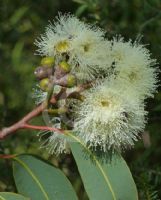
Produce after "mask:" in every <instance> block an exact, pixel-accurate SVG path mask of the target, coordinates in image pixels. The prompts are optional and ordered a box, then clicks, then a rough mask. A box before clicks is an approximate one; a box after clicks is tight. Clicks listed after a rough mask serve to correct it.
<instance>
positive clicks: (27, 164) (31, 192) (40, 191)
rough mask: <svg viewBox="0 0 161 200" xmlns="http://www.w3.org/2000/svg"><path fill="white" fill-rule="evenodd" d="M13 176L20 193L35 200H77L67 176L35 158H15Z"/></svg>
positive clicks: (23, 156)
mask: <svg viewBox="0 0 161 200" xmlns="http://www.w3.org/2000/svg"><path fill="white" fill-rule="evenodd" d="M13 174H14V179H15V183H16V186H17V189H18V192H19V193H20V194H23V195H25V196H28V197H30V198H31V199H33V200H58V199H60V200H65V199H70V200H77V196H76V194H75V191H74V189H73V187H72V185H71V184H70V182H69V181H68V179H67V178H66V177H65V175H64V174H63V173H62V172H61V171H60V170H59V169H56V168H55V167H53V166H51V165H49V164H47V163H45V162H43V161H41V160H39V159H37V158H35V157H33V156H30V155H20V156H17V157H16V158H14V163H13Z"/></svg>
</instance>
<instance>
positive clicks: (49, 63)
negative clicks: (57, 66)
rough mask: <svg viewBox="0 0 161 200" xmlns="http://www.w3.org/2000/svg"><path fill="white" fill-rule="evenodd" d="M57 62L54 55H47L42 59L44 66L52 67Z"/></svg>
mask: <svg viewBox="0 0 161 200" xmlns="http://www.w3.org/2000/svg"><path fill="white" fill-rule="evenodd" d="M54 63H55V59H54V58H53V57H45V58H42V60H41V65H42V66H44V67H52V66H53V65H54Z"/></svg>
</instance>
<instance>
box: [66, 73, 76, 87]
mask: <svg viewBox="0 0 161 200" xmlns="http://www.w3.org/2000/svg"><path fill="white" fill-rule="evenodd" d="M76 82H77V81H76V77H75V76H74V75H73V74H68V75H67V87H74V86H75V85H76Z"/></svg>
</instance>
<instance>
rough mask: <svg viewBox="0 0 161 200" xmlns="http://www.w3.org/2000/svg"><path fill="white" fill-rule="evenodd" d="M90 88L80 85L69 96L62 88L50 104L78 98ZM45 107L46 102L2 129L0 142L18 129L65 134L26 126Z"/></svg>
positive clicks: (43, 127) (44, 128)
mask: <svg viewBox="0 0 161 200" xmlns="http://www.w3.org/2000/svg"><path fill="white" fill-rule="evenodd" d="M91 86H92V83H87V84H84V85H80V86H78V87H77V88H76V90H75V91H74V92H71V93H69V94H67V93H66V88H62V90H61V91H60V92H59V93H58V94H57V95H56V96H54V97H52V98H51V99H50V103H51V104H55V103H56V102H57V100H59V99H66V98H71V97H72V98H77V96H78V95H77V93H81V92H82V91H84V90H85V89H87V88H89V87H91ZM75 95H76V96H75ZM47 105H48V102H46V101H45V102H43V103H42V104H41V105H39V106H38V107H36V108H35V109H33V110H32V111H31V112H29V113H28V114H27V115H26V116H24V117H23V118H22V119H21V120H19V121H18V122H16V123H15V124H13V125H12V126H10V127H7V128H3V129H2V130H0V140H3V139H4V138H6V137H7V136H9V135H11V134H14V133H15V132H16V131H17V130H19V129H36V130H49V131H56V132H58V133H65V131H64V130H61V129H57V128H54V127H48V126H34V125H29V124H28V122H29V121H30V120H31V119H32V118H34V117H36V116H38V115H40V114H41V113H42V112H43V110H45V109H46V107H47Z"/></svg>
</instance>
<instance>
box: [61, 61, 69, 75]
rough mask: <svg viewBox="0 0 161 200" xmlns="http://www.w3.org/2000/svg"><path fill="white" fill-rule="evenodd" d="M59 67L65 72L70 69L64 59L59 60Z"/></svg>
mask: <svg viewBox="0 0 161 200" xmlns="http://www.w3.org/2000/svg"><path fill="white" fill-rule="evenodd" d="M59 67H60V69H61V71H64V72H66V73H68V72H70V70H71V68H70V65H69V64H68V63H67V62H66V61H62V62H60V63H59Z"/></svg>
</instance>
